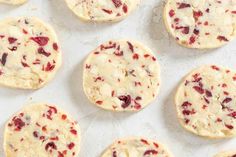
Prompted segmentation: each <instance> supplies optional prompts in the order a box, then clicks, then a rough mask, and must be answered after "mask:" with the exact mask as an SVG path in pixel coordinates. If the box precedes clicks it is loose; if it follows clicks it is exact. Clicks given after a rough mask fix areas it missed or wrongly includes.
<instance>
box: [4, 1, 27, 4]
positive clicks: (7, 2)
mask: <svg viewBox="0 0 236 157" xmlns="http://www.w3.org/2000/svg"><path fill="white" fill-rule="evenodd" d="M26 1H27V0H0V3H5V4H11V5H20V4H23V3H25V2H26Z"/></svg>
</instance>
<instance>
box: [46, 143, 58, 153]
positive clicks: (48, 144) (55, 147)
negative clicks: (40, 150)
mask: <svg viewBox="0 0 236 157" xmlns="http://www.w3.org/2000/svg"><path fill="white" fill-rule="evenodd" d="M49 148H51V149H54V150H57V146H56V145H55V143H54V142H49V143H47V144H46V146H45V150H46V151H48V149H49Z"/></svg>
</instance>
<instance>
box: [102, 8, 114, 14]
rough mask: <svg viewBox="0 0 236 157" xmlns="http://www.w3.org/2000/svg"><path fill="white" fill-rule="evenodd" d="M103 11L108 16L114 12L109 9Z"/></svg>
mask: <svg viewBox="0 0 236 157" xmlns="http://www.w3.org/2000/svg"><path fill="white" fill-rule="evenodd" d="M102 11H104V12H105V13H107V14H112V10H108V9H102Z"/></svg>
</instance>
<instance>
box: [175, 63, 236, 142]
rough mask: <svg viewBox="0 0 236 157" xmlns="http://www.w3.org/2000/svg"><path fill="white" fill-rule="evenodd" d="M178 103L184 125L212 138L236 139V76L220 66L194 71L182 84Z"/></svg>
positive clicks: (177, 98)
mask: <svg viewBox="0 0 236 157" xmlns="http://www.w3.org/2000/svg"><path fill="white" fill-rule="evenodd" d="M175 103H176V107H177V113H178V118H179V120H180V123H181V124H182V125H183V127H184V128H186V129H187V130H188V131H190V132H193V133H195V134H197V135H200V136H205V137H209V138H226V137H232V136H235V135H236V105H235V103H236V72H235V71H233V70H230V69H228V68H224V67H221V66H216V65H206V66H202V67H200V68H198V69H195V70H194V71H192V72H191V73H190V74H189V75H188V76H187V77H186V78H185V79H184V81H183V82H182V83H181V84H180V86H179V88H178V90H177V93H176V97H175Z"/></svg>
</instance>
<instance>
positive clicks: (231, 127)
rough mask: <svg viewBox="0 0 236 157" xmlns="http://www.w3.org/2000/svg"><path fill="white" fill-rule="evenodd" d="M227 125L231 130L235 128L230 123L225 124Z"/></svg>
mask: <svg viewBox="0 0 236 157" xmlns="http://www.w3.org/2000/svg"><path fill="white" fill-rule="evenodd" d="M225 126H226V127H227V128H228V129H230V130H232V129H233V128H234V127H233V126H232V125H228V124H225Z"/></svg>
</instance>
